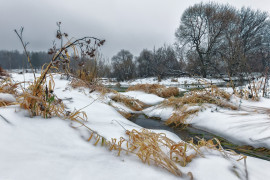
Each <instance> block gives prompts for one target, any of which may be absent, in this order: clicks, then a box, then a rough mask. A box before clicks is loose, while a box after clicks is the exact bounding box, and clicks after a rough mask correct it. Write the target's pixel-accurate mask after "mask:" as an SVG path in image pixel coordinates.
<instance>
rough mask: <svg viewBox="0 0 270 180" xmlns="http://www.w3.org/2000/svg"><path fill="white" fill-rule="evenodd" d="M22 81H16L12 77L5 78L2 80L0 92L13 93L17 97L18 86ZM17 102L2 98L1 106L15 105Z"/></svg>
mask: <svg viewBox="0 0 270 180" xmlns="http://www.w3.org/2000/svg"><path fill="white" fill-rule="evenodd" d="M19 84H20V83H14V82H13V81H12V80H11V78H5V79H4V80H2V81H0V93H5V94H11V95H13V96H14V97H17V95H18V93H17V90H16V89H17V87H18V85H19ZM14 104H16V102H10V101H7V100H0V107H2V106H10V105H14Z"/></svg>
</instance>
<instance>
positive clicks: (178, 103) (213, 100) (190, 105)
mask: <svg viewBox="0 0 270 180" xmlns="http://www.w3.org/2000/svg"><path fill="white" fill-rule="evenodd" d="M230 97H231V95H230V94H229V93H227V92H225V91H222V90H220V89H218V88H217V87H212V88H210V89H209V90H199V91H191V92H189V93H187V94H185V95H184V96H183V97H180V98H176V97H171V98H169V99H167V100H165V101H163V103H162V104H161V106H163V107H173V108H174V111H175V112H174V113H173V115H172V116H171V117H170V118H169V119H168V120H167V121H166V124H167V125H174V126H180V125H181V124H185V123H186V119H187V118H189V117H190V116H191V115H196V113H197V112H198V111H199V110H200V109H201V106H202V105H203V104H215V105H217V106H219V107H222V108H229V109H232V110H237V109H238V108H237V106H235V105H233V104H231V103H230V102H229V99H230Z"/></svg>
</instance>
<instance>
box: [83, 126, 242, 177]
mask: <svg viewBox="0 0 270 180" xmlns="http://www.w3.org/2000/svg"><path fill="white" fill-rule="evenodd" d="M84 126H85V125H84ZM121 126H122V125H121ZM85 127H86V128H87V129H88V130H90V137H89V138H88V140H87V141H91V140H92V139H94V140H93V143H94V145H97V144H98V143H100V144H101V145H102V146H103V145H104V146H107V147H108V148H109V150H111V151H112V150H114V151H117V152H118V155H119V156H120V154H121V152H125V153H126V154H128V153H132V154H135V155H136V156H137V157H138V158H139V159H140V160H141V161H142V162H143V163H148V164H149V165H150V164H155V165H156V166H159V167H162V168H164V169H166V170H168V171H169V172H171V173H172V174H174V175H176V176H183V173H182V172H181V170H180V169H179V166H177V164H179V165H180V166H182V167H183V166H186V165H187V164H188V163H189V162H191V161H192V160H193V159H194V158H195V157H197V156H198V155H199V156H203V154H202V153H201V151H200V148H202V147H207V148H208V149H215V150H218V151H220V152H221V153H222V154H223V155H224V157H225V158H230V156H239V159H238V160H241V159H244V158H246V157H245V156H243V155H239V154H237V153H235V152H234V151H225V150H224V149H223V148H222V146H221V145H220V142H219V140H217V139H212V140H208V141H205V140H204V139H200V140H199V141H198V144H195V143H194V142H193V140H191V141H190V142H188V143H186V142H178V143H177V142H175V141H173V140H171V139H170V138H168V137H166V134H164V133H155V132H152V131H150V130H147V129H142V130H141V131H138V130H135V129H133V130H131V131H129V130H126V135H127V136H128V138H123V137H121V138H120V140H118V141H117V139H115V138H112V139H111V140H107V139H106V138H105V137H103V136H101V135H99V134H98V133H97V132H96V131H94V130H92V129H91V128H89V127H87V126H85ZM187 176H189V177H190V179H193V175H192V173H191V172H188V173H187Z"/></svg>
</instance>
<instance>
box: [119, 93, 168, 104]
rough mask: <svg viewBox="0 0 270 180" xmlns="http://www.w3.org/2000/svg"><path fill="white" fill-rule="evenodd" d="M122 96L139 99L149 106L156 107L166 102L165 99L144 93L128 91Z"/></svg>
mask: <svg viewBox="0 0 270 180" xmlns="http://www.w3.org/2000/svg"><path fill="white" fill-rule="evenodd" d="M121 94H123V95H126V96H129V97H132V98H135V99H138V100H140V101H141V102H143V103H145V104H147V105H156V104H159V103H161V102H162V101H163V100H164V98H161V97H159V96H157V95H155V94H147V93H145V92H143V91H128V92H123V93H121Z"/></svg>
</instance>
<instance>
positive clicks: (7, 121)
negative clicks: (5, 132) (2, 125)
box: [0, 114, 12, 124]
mask: <svg viewBox="0 0 270 180" xmlns="http://www.w3.org/2000/svg"><path fill="white" fill-rule="evenodd" d="M0 117H1V118H2V119H4V121H6V123H8V124H12V123H11V122H10V121H9V120H7V119H6V118H5V117H4V116H2V115H1V114H0Z"/></svg>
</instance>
